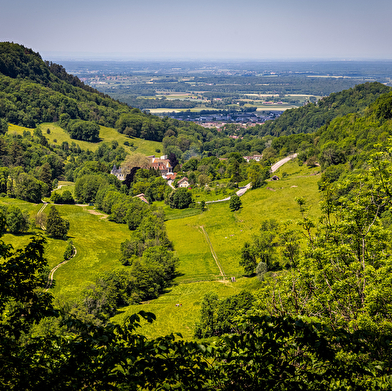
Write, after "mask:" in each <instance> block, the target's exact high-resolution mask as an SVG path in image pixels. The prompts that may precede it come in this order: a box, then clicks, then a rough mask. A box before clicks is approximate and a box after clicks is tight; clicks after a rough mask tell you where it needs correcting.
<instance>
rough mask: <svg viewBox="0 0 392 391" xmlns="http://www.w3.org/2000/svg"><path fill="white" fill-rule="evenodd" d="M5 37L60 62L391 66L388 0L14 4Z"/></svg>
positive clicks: (0, 25)
mask: <svg viewBox="0 0 392 391" xmlns="http://www.w3.org/2000/svg"><path fill="white" fill-rule="evenodd" d="M1 11H2V12H1V13H0V37H1V40H3V41H9V42H16V43H20V44H22V45H24V46H26V47H29V48H32V49H33V50H34V51H36V52H39V53H40V54H41V55H42V57H43V58H45V59H47V60H54V61H59V60H60V61H70V60H73V61H132V60H136V61H173V62H174V61H205V62H208V61H226V62H227V61H229V62H235V61H236V62H243V61H258V62H260V61H263V62H278V61H279V62H289V61H302V62H304V61H389V60H392V44H391V42H390V37H391V36H392V23H390V15H391V14H392V2H391V1H390V0H373V1H372V2H370V1H367V0H330V1H328V2H315V1H314V0H300V1H297V2H293V1H290V0H280V1H276V2H273V1H268V2H267V1H260V0H243V1H241V2H238V1H235V0H199V1H197V2H195V1H190V0H165V1H162V0H146V1H137V0H113V1H112V2H110V3H108V2H106V1H103V0H94V1H92V0H84V1H80V0H68V1H67V2H56V1H55V2H53V1H52V2H51V1H49V0H41V1H39V2H32V1H28V0H14V1H12V2H7V3H5V4H3V6H2V10H1Z"/></svg>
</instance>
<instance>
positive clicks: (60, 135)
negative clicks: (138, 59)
mask: <svg viewBox="0 0 392 391" xmlns="http://www.w3.org/2000/svg"><path fill="white" fill-rule="evenodd" d="M40 128H41V130H42V134H43V135H44V136H45V137H46V138H47V139H48V141H49V143H50V144H57V145H61V144H62V143H63V142H64V141H67V142H68V143H69V144H71V143H72V142H74V143H75V144H77V145H79V146H80V148H81V149H84V150H87V149H89V150H90V151H96V150H97V149H98V146H99V144H100V143H102V142H111V141H114V140H115V141H117V142H118V143H119V145H122V146H123V147H124V149H125V150H126V151H127V152H128V153H129V154H132V153H142V154H144V155H147V156H149V155H154V154H156V151H155V150H156V149H160V150H162V149H163V147H162V143H160V142H157V141H149V140H143V139H138V138H128V137H126V136H124V135H123V134H121V133H118V132H117V130H115V129H113V128H107V127H105V126H101V127H100V131H99V137H100V138H101V140H102V141H100V142H97V143H90V142H88V141H80V140H73V139H71V137H70V136H69V134H68V133H67V132H66V131H65V130H63V129H62V128H60V126H58V125H56V124H54V123H43V124H41V125H40ZM47 129H49V131H50V133H49V134H48V133H47ZM25 130H27V131H29V132H30V133H31V134H32V133H33V131H34V130H33V129H28V128H24V127H22V126H17V125H11V124H10V125H9V127H8V133H10V134H12V133H17V134H21V135H22V134H23V132H24V131H25ZM54 140H56V142H55V141H54ZM125 141H128V142H129V143H130V144H131V143H133V147H131V146H127V145H124V142H125Z"/></svg>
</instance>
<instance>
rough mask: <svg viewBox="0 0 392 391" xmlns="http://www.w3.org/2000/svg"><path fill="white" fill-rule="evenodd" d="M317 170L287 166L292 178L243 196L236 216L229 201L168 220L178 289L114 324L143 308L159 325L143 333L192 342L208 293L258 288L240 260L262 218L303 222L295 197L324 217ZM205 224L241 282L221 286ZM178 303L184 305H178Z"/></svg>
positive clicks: (312, 213)
mask: <svg viewBox="0 0 392 391" xmlns="http://www.w3.org/2000/svg"><path fill="white" fill-rule="evenodd" d="M318 171H319V168H313V169H309V168H307V167H306V166H302V167H300V166H299V165H298V163H297V162H296V161H290V162H289V163H286V164H285V165H283V166H282V167H281V168H280V169H279V170H278V171H277V175H278V176H281V174H282V173H283V172H286V173H287V175H288V176H287V177H286V178H284V179H282V180H279V181H270V182H269V183H268V185H267V186H266V187H264V188H262V189H256V190H250V191H248V192H247V193H246V194H245V195H244V196H242V197H241V200H242V205H243V208H242V209H241V210H239V211H237V212H230V210H229V202H222V203H216V204H211V205H209V206H208V210H207V211H205V212H203V213H200V212H199V214H197V215H194V216H189V214H188V211H189V210H187V209H185V210H182V211H177V216H176V218H175V219H169V220H168V221H167V222H166V227H167V232H168V235H169V238H170V240H172V241H173V243H174V248H175V252H176V254H177V256H178V257H179V259H180V265H179V268H178V271H179V273H180V275H179V276H178V277H177V278H176V280H175V284H176V285H175V286H173V288H171V289H170V290H169V291H168V292H167V293H165V294H164V295H162V296H161V297H159V298H158V299H156V300H151V301H150V302H149V303H144V304H141V305H137V306H129V307H125V308H123V309H121V313H120V314H118V315H116V316H115V317H114V318H113V321H115V322H121V321H123V320H124V319H125V318H126V317H127V316H129V315H131V314H133V313H135V312H138V311H140V310H144V311H150V312H154V313H155V314H156V316H157V321H156V322H154V323H153V325H149V324H146V325H144V326H143V328H142V329H141V332H142V333H143V334H145V335H147V336H149V337H156V336H159V335H164V334H167V333H169V332H181V333H182V335H183V336H184V337H185V338H186V339H190V338H191V337H192V333H193V326H194V324H195V323H196V322H197V321H198V317H199V310H200V303H201V300H202V298H203V296H204V295H205V294H206V293H208V292H210V291H214V292H216V293H217V294H218V295H219V296H220V297H221V298H222V297H226V296H228V295H233V294H236V293H239V292H240V291H241V290H242V289H248V290H254V289H257V288H258V286H259V282H258V280H257V278H247V277H245V276H244V275H243V269H242V267H240V266H239V259H240V251H241V248H242V246H243V244H244V242H245V241H249V240H251V238H252V235H254V234H257V232H258V231H259V229H260V223H261V221H262V220H264V219H269V218H275V219H276V220H278V221H286V220H288V219H293V220H299V219H300V217H301V216H300V212H299V209H298V206H297V204H296V202H295V198H296V197H304V198H305V199H306V200H307V202H308V203H309V205H310V206H311V208H310V211H309V216H310V217H313V218H315V219H316V218H317V217H318V216H319V215H320V209H319V193H318V189H317V181H318V180H319V179H320V175H319V174H318ZM181 213H183V215H182V217H183V218H181ZM200 226H203V227H204V229H205V230H206V231H207V233H208V236H209V238H210V241H211V243H212V245H213V248H214V250H215V252H216V254H217V256H218V260H219V262H220V264H221V265H222V267H223V270H224V272H225V273H226V275H227V277H231V276H235V277H236V279H237V282H236V283H231V282H229V281H228V280H225V282H222V277H221V276H220V273H219V269H218V266H217V265H216V263H215V260H214V259H213V257H212V255H211V252H210V248H209V246H208V244H207V241H206V239H205V236H204V235H203V233H202V231H201V229H200ZM177 303H182V304H183V306H182V307H176V304H177Z"/></svg>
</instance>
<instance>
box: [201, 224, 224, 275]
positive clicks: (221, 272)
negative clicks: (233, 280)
mask: <svg viewBox="0 0 392 391" xmlns="http://www.w3.org/2000/svg"><path fill="white" fill-rule="evenodd" d="M200 228H201V230H202V232H203V234H204V236H205V238H206V240H207V243H208V245H209V247H210V251H211V254H212V257H213V258H214V260H215V263H216V266H218V269H219V271H220V275H221V276H222V278H223V280H226V278H227V277H226V274H225V272H224V271H223V268H222V265H221V264H220V262H219V261H218V256H217V255H216V253H215V251H214V248H213V247H212V243H211V241H210V238H209V237H208V234H207V232H206V230H205V229H204V227H203V226H202V225H201V226H200Z"/></svg>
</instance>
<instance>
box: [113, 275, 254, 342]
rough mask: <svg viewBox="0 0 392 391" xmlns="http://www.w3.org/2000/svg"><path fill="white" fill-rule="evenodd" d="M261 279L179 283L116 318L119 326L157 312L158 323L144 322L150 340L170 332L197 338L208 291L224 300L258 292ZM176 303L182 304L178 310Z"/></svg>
mask: <svg viewBox="0 0 392 391" xmlns="http://www.w3.org/2000/svg"><path fill="white" fill-rule="evenodd" d="M259 285H260V283H259V281H258V280H257V278H255V277H253V278H241V279H239V280H237V282H235V283H232V282H226V283H223V282H214V281H205V282H195V283H192V284H178V285H175V286H173V287H172V288H170V289H168V291H167V292H166V293H165V294H164V295H162V296H160V297H159V298H158V299H156V300H151V301H150V302H149V303H144V304H141V305H132V306H129V307H126V308H123V309H122V310H120V313H119V314H118V315H116V316H115V317H113V318H112V321H113V322H115V323H122V322H123V321H124V320H125V318H126V317H128V316H130V315H132V314H134V313H137V312H139V311H140V310H143V311H148V312H153V313H154V314H155V315H156V317H157V320H156V321H155V322H154V323H152V324H148V323H147V322H144V323H142V326H143V327H142V328H141V330H138V331H139V332H141V333H142V334H144V335H146V336H147V337H151V338H154V337H159V336H163V335H166V334H169V333H178V332H180V333H181V334H182V336H183V338H184V339H187V340H190V339H192V337H193V333H194V326H195V324H196V323H197V322H198V320H199V316H200V315H199V311H200V308H201V302H202V300H203V296H204V295H205V294H206V293H208V292H215V293H217V294H218V295H219V297H220V298H225V297H227V296H231V295H235V294H238V293H240V292H241V290H243V289H247V290H254V289H257V288H258V287H259ZM176 304H182V306H180V307H176Z"/></svg>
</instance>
